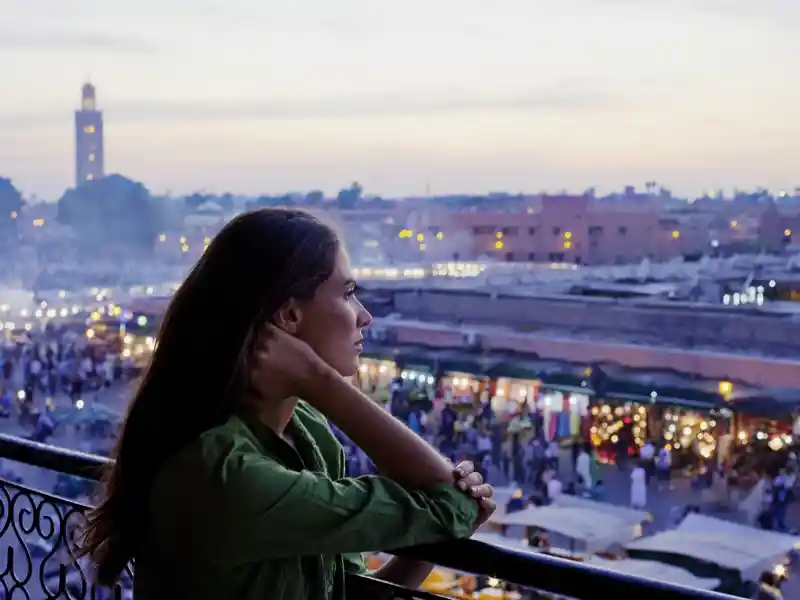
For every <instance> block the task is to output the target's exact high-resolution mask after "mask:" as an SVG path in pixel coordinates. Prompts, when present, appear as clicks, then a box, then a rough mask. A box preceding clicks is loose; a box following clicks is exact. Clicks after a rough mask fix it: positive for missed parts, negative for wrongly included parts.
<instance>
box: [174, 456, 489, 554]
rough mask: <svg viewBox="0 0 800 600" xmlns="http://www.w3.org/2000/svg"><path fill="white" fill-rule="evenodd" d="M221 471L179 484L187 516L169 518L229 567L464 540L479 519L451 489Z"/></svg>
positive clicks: (257, 467) (246, 468)
mask: <svg viewBox="0 0 800 600" xmlns="http://www.w3.org/2000/svg"><path fill="white" fill-rule="evenodd" d="M221 471H222V476H221V477H220V478H217V477H214V478H212V480H211V481H205V482H200V483H201V485H199V486H198V485H192V486H187V485H186V483H183V484H181V485H182V487H184V489H186V492H185V493H189V492H188V490H189V489H191V490H192V492H191V493H192V499H191V502H186V504H188V505H189V506H191V508H189V509H187V508H186V505H184V508H183V511H182V514H180V515H176V513H177V512H178V511H177V510H175V511H171V512H172V513H173V515H175V516H177V518H180V519H187V518H188V519H192V520H194V521H195V522H196V527H197V528H198V529H200V530H203V531H204V535H203V536H202V538H198V541H199V542H201V543H204V544H207V545H208V546H209V548H210V550H211V551H212V552H213V553H214V555H215V557H216V558H217V560H220V559H224V560H226V561H231V562H232V563H234V564H242V563H246V562H252V561H258V560H266V559H273V558H287V557H296V556H304V555H315V554H328V555H334V554H350V553H358V552H369V551H378V550H391V549H395V548H402V547H407V546H413V545H417V544H426V543H434V542H438V541H444V540H446V539H450V538H453V537H467V536H469V535H470V534H471V533H472V527H473V525H474V523H475V521H476V519H477V514H478V506H477V503H476V502H475V501H474V500H472V499H471V498H469V497H468V496H467V495H466V494H464V493H463V492H461V491H459V490H458V489H457V488H456V487H455V486H454V485H449V484H436V485H432V486H429V487H427V488H425V489H420V490H406V489H404V488H403V487H402V486H400V485H399V484H397V483H396V482H394V481H393V480H391V479H388V478H385V477H380V476H368V477H358V478H344V479H339V480H337V481H333V480H331V479H330V478H329V477H328V476H326V475H325V474H323V473H317V472H312V471H307V470H304V471H299V472H298V471H292V470H289V469H286V468H284V467H283V466H282V465H280V464H279V463H277V462H276V461H274V460H272V459H270V458H267V457H264V456H261V455H257V454H251V453H249V454H243V455H239V456H235V457H229V458H228V460H227V461H225V464H223V465H222V467H221ZM198 487H199V488H200V489H198ZM187 500H188V499H187ZM190 515H192V516H190ZM188 525H190V524H189V523H186V524H185V525H184V527H186V526H188ZM223 557H224V558H223ZM356 562H357V561H356ZM356 562H354V563H353V565H351V566H353V567H354V568H356V567H357V565H356ZM362 565H363V562H362Z"/></svg>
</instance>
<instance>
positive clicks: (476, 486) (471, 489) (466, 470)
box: [453, 460, 497, 530]
mask: <svg viewBox="0 0 800 600" xmlns="http://www.w3.org/2000/svg"><path fill="white" fill-rule="evenodd" d="M453 475H454V476H455V479H456V487H458V489H460V490H461V491H462V492H464V493H466V494H469V495H470V496H471V497H473V498H475V500H476V501H477V502H478V520H477V521H476V522H475V529H476V530H477V529H478V528H479V527H480V526H481V525H483V524H484V523H486V521H488V520H489V517H491V516H492V514H493V513H494V511H495V509H496V508H497V504H495V501H494V500H492V495H493V494H494V489H493V488H492V486H491V485H489V484H488V483H484V482H483V476H482V475H481V474H480V473H478V471H476V470H475V465H473V464H472V463H471V462H470V461H468V460H465V461H463V462H460V463H458V465H456V468H455V469H454V470H453Z"/></svg>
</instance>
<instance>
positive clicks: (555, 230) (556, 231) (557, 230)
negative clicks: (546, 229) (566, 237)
mask: <svg viewBox="0 0 800 600" xmlns="http://www.w3.org/2000/svg"><path fill="white" fill-rule="evenodd" d="M553 235H561V227H553Z"/></svg>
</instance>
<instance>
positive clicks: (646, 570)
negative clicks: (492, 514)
mask: <svg viewBox="0 0 800 600" xmlns="http://www.w3.org/2000/svg"><path fill="white" fill-rule="evenodd" d="M472 539H474V540H477V541H479V542H483V543H485V544H491V545H492V546H496V547H498V548H505V549H507V550H513V551H515V552H525V553H529V554H537V553H539V552H540V550H538V549H536V548H531V547H530V546H528V544H527V543H526V542H525V541H524V540H520V539H517V538H513V537H504V536H502V535H500V534H498V533H480V532H479V533H476V534H475V535H473V536H472ZM555 550H556V552H555V554H558V549H555ZM582 562H583V564H587V565H592V566H595V567H600V568H602V569H609V570H611V571H617V572H620V573H626V574H628V575H637V576H639V577H649V578H651V579H658V580H660V581H667V582H670V583H675V584H678V585H685V586H688V587H693V588H698V589H704V590H713V589H716V588H717V587H718V586H719V585H720V580H719V579H713V578H703V577H696V576H694V575H692V574H691V573H690V572H689V571H687V570H686V569H681V568H680V567H675V566H673V565H667V564H664V563H660V562H657V561H652V560H639V559H632V558H629V559H620V560H610V559H607V558H602V557H600V556H597V555H584V556H583V557H582Z"/></svg>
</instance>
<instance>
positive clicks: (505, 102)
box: [0, 0, 800, 200]
mask: <svg viewBox="0 0 800 600" xmlns="http://www.w3.org/2000/svg"><path fill="white" fill-rule="evenodd" d="M0 14H3V16H4V17H3V22H2V24H0V57H2V62H3V65H4V84H3V94H2V96H0V132H1V133H0V142H2V143H0V162H2V164H3V165H4V174H6V175H8V176H11V177H13V178H14V181H15V183H16V184H17V185H18V186H19V187H20V188H21V189H22V190H23V191H24V192H25V193H26V194H37V195H39V196H41V197H44V198H47V199H52V200H54V199H56V198H57V197H58V196H59V195H60V194H61V192H62V191H63V190H64V188H66V187H69V186H70V185H72V181H73V164H72V156H73V154H72V148H73V144H74V139H73V129H72V126H71V119H72V110H73V109H75V108H77V107H78V103H79V96H78V94H77V93H76V90H77V89H78V88H79V86H80V84H81V83H82V82H83V81H85V80H86V79H87V78H88V79H90V80H91V81H92V82H93V83H94V84H95V85H97V87H98V90H99V92H98V107H99V108H100V109H102V110H104V111H105V113H106V129H107V159H106V160H107V167H106V170H107V172H121V173H124V174H126V175H129V176H132V177H134V178H137V179H140V180H142V181H144V182H146V183H147V185H148V186H149V187H150V188H151V189H153V190H154V191H156V192H163V191H165V190H172V191H174V192H176V193H186V192H191V191H193V190H197V189H206V190H209V191H216V192H223V191H233V192H237V193H254V194H255V193H268V192H279V191H285V190H291V189H299V190H307V189H323V190H325V191H328V192H334V191H335V190H337V189H339V188H340V187H341V186H342V185H343V184H345V183H346V182H348V181H351V180H353V179H358V180H359V181H360V182H362V183H363V184H364V186H365V187H366V188H367V189H368V190H370V191H374V192H375V193H380V194H385V195H407V194H420V193H424V192H425V191H426V190H427V189H430V190H431V191H432V192H433V193H447V192H466V191H474V192H483V191H488V190H508V191H521V190H525V191H532V192H535V191H540V190H544V189H561V188H568V189H570V190H573V191H580V190H581V189H583V188H586V187H589V186H598V187H600V188H601V189H604V188H605V189H607V188H609V187H619V186H621V185H623V184H625V183H630V182H641V181H646V180H651V179H654V180H657V181H658V182H660V183H663V184H664V185H667V186H668V187H670V188H671V189H673V190H675V191H676V192H678V193H686V194H697V193H700V192H702V191H705V190H707V189H710V188H711V189H714V188H725V189H730V188H732V187H734V186H740V187H754V186H759V185H761V186H767V187H771V188H776V189H778V188H786V189H793V188H794V187H795V186H796V185H797V184H798V180H797V179H798V178H797V170H796V166H797V157H798V156H800V141H798V140H800V135H798V134H800V130H798V123H800V119H798V117H800V108H798V107H800V102H798V100H800V83H798V82H797V81H796V79H795V78H792V77H791V75H792V74H795V73H797V72H798V68H800V37H799V36H797V31H798V27H800V4H798V3H797V2H795V1H794V0H768V1H763V2H760V3H752V2H745V1H744V0H702V1H700V0H697V1H693V2H689V1H688V0H686V1H684V0H675V1H672V2H666V1H664V2H655V1H646V0H643V1H640V2H632V1H631V2H628V1H624V0H568V1H565V2H562V3H559V4H558V5H557V6H556V5H555V4H554V3H550V2H544V1H536V0H525V1H522V0H519V1H518V0H505V1H503V2H499V3H485V2H477V1H474V0H461V1H460V2H455V1H451V0H440V1H437V2H435V3H427V2H426V3H423V2H421V1H419V0H409V1H407V2H404V3H402V5H401V4H400V3H391V4H383V3H382V4H376V3H374V2H366V1H364V0H340V1H337V2H335V3H329V2H320V1H299V0H296V1H294V2H292V3H280V4H278V3H259V2H255V1H244V0H236V1H231V2H227V3H226V2H215V1H213V0H205V1H203V2H188V1H184V0H180V1H175V0H173V1H170V2H155V1H154V0H143V1H142V2H138V3H136V4H135V5H133V4H132V5H128V4H119V3H108V2H99V1H95V0H76V1H73V2H69V3H63V2H60V1H57V0H30V1H28V2H21V1H20V0H0Z"/></svg>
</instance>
